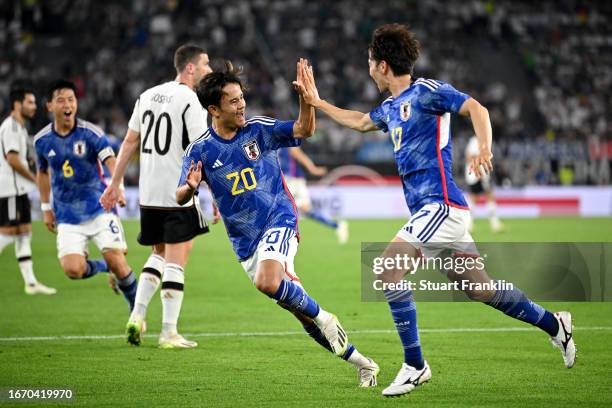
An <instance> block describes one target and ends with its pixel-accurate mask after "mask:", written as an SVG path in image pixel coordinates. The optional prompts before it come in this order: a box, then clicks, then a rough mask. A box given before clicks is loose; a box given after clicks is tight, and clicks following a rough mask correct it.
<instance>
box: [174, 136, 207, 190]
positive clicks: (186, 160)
mask: <svg viewBox="0 0 612 408" xmlns="http://www.w3.org/2000/svg"><path fill="white" fill-rule="evenodd" d="M199 151H200V149H198V146H196V145H193V144H192V145H189V146H188V147H187V150H185V154H184V155H183V166H182V168H181V177H180V178H179V182H178V186H179V187H180V186H182V185H183V184H185V183H186V180H187V173H188V172H189V166H190V165H191V161H192V160H193V164H194V166H197V165H198V161H202V158H201V157H200V154H199ZM202 180H204V163H202Z"/></svg>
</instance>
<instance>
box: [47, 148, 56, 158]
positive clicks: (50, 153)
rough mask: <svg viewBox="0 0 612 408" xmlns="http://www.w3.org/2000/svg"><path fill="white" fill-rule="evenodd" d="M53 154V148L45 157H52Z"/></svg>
mask: <svg viewBox="0 0 612 408" xmlns="http://www.w3.org/2000/svg"><path fill="white" fill-rule="evenodd" d="M54 156H55V150H53V149H51V150H50V151H49V154H48V155H47V157H54Z"/></svg>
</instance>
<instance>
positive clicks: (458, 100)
mask: <svg viewBox="0 0 612 408" xmlns="http://www.w3.org/2000/svg"><path fill="white" fill-rule="evenodd" d="M468 99H470V96H469V95H467V94H464V93H463V92H459V91H458V90H456V89H455V88H453V86H452V85H450V84H446V83H443V84H442V85H440V86H439V87H438V88H436V89H434V90H433V91H431V92H426V93H424V94H423V96H422V98H421V101H420V102H421V104H422V105H423V107H424V108H425V109H429V110H432V111H435V112H451V113H457V112H459V109H461V106H462V105H463V103H464V102H465V101H466V100H468Z"/></svg>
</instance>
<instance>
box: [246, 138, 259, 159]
mask: <svg viewBox="0 0 612 408" xmlns="http://www.w3.org/2000/svg"><path fill="white" fill-rule="evenodd" d="M242 148H243V149H244V152H245V153H246V156H247V157H248V158H249V160H257V159H259V154H260V150H259V145H258V144H257V140H251V141H250V142H248V143H245V144H243V145H242Z"/></svg>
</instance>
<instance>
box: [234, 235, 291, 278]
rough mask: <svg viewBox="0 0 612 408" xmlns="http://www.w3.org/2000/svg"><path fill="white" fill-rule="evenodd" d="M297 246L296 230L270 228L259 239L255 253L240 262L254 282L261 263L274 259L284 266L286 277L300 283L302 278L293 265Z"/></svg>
mask: <svg viewBox="0 0 612 408" xmlns="http://www.w3.org/2000/svg"><path fill="white" fill-rule="evenodd" d="M297 248H298V239H297V234H296V233H295V231H294V230H292V229H291V228H270V229H269V230H267V231H266V233H265V234H264V235H263V237H262V238H261V240H259V243H258V244H257V249H255V252H254V253H253V255H251V257H250V258H248V259H247V260H245V261H242V262H240V265H242V267H243V268H244V271H245V272H246V273H247V275H248V276H249V279H251V282H253V281H254V280H255V273H256V272H257V266H258V265H259V263H260V262H262V261H265V260H267V259H273V260H275V261H278V262H279V263H280V264H281V265H283V266H284V268H285V279H287V280H290V281H294V282H297V283H299V282H300V280H299V278H298V277H297V274H296V273H295V267H294V266H293V259H294V258H295V254H296V253H297Z"/></svg>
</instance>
